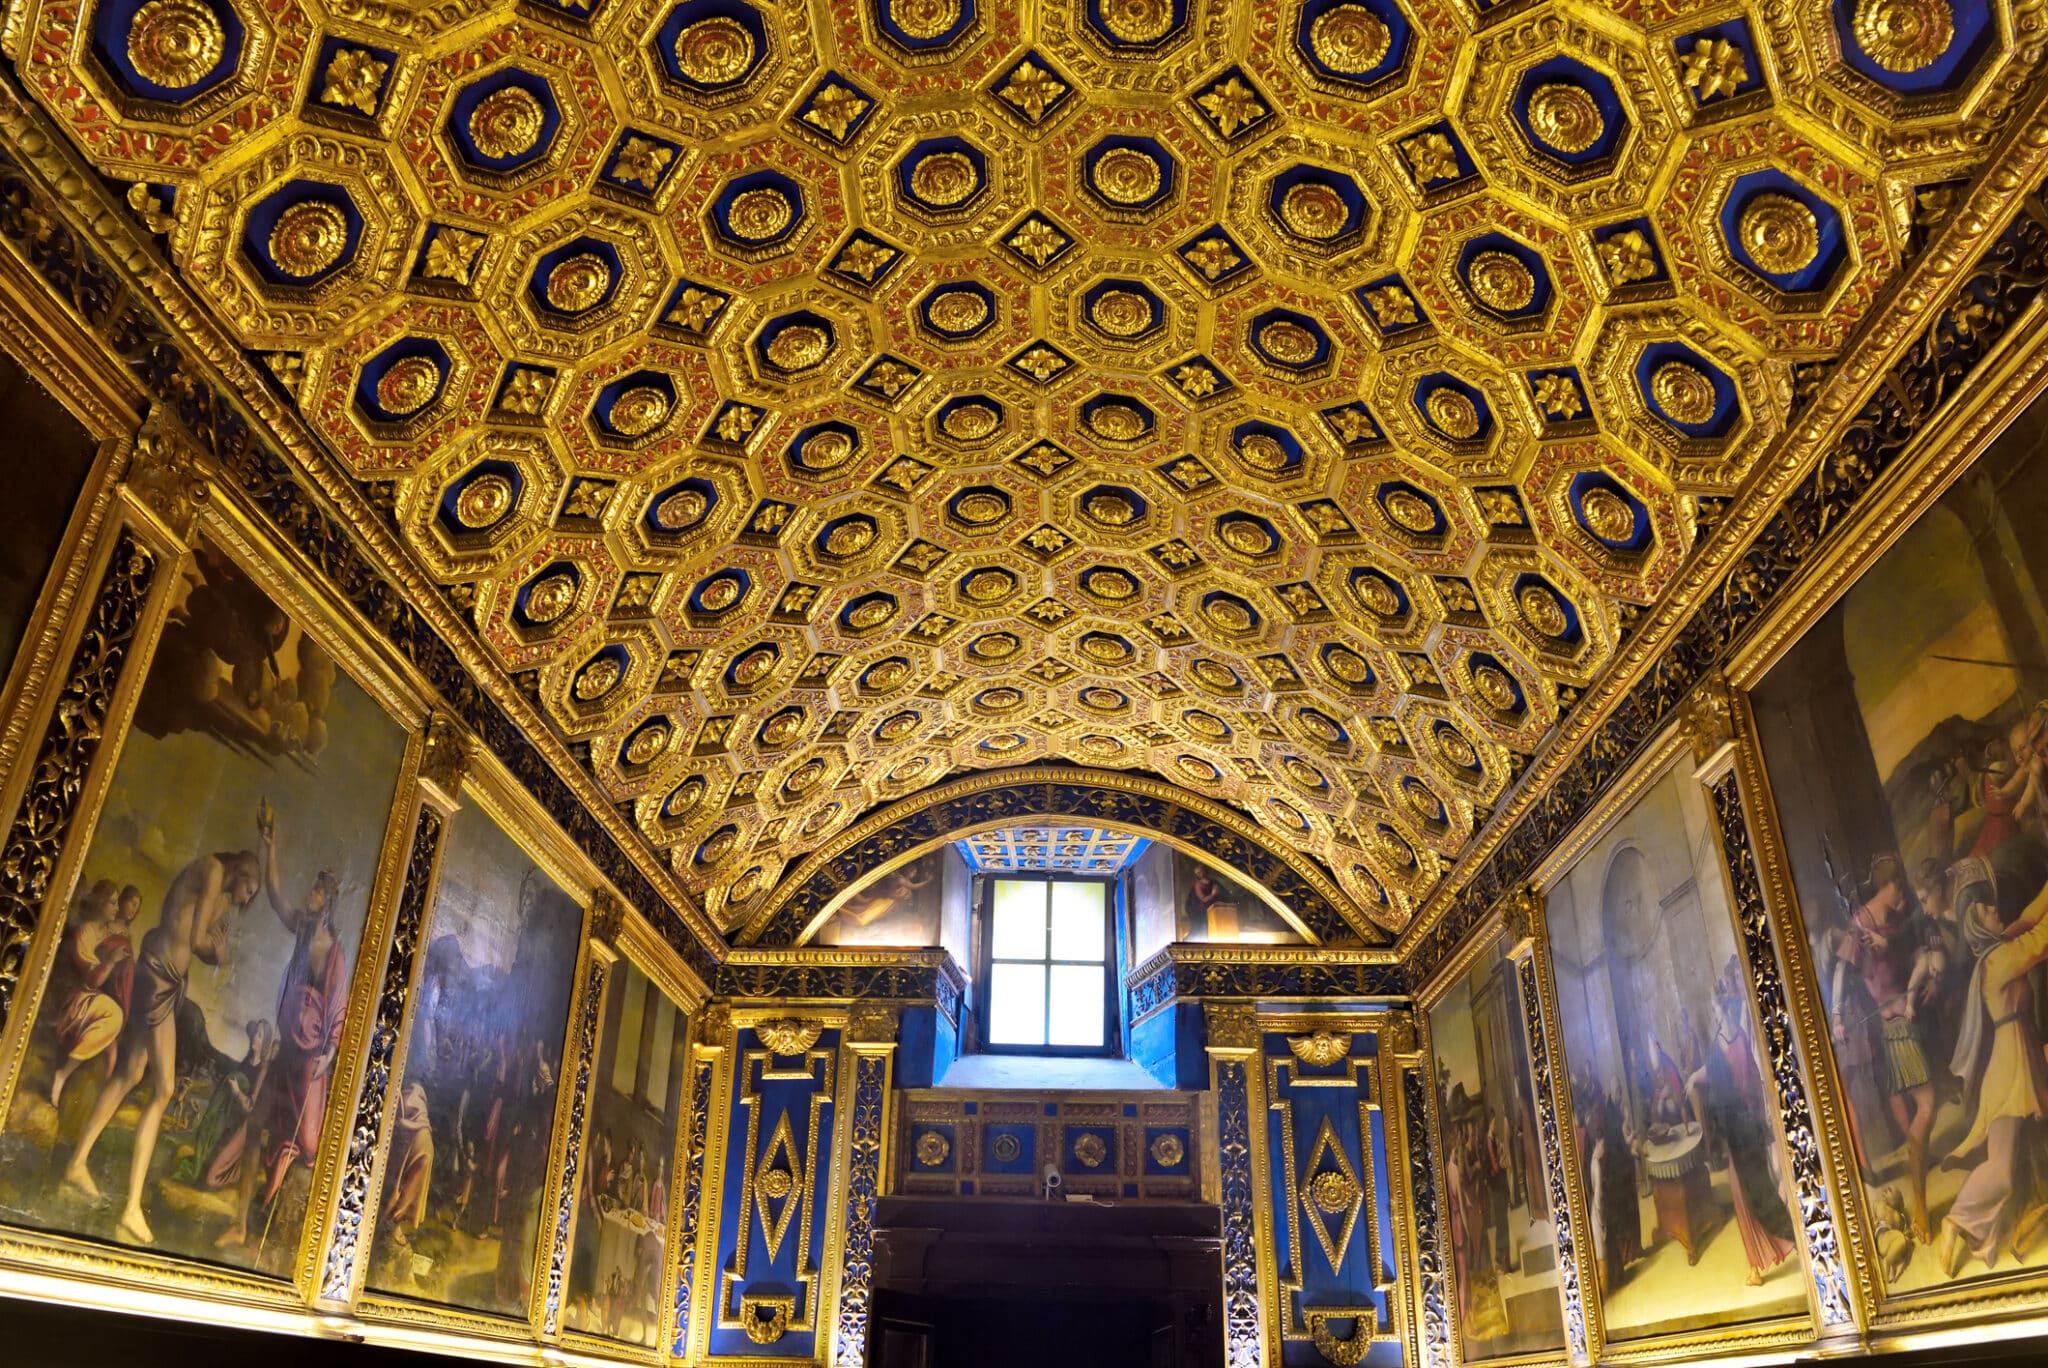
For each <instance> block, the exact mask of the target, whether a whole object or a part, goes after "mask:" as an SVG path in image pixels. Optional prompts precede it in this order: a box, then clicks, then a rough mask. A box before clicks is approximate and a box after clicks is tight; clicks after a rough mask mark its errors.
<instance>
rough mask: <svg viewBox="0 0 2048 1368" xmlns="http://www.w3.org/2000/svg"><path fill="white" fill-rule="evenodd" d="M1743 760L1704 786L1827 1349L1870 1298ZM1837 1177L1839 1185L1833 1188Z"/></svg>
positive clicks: (1723, 753)
mask: <svg viewBox="0 0 2048 1368" xmlns="http://www.w3.org/2000/svg"><path fill="white" fill-rule="evenodd" d="M1729 717H1730V728H1731V730H1730V739H1731V740H1733V739H1734V728H1735V726H1736V725H1737V723H1738V721H1739V717H1740V709H1739V708H1731V709H1730V712H1729ZM1739 750H1740V748H1739V747H1737V746H1732V745H1723V746H1721V747H1718V748H1717V749H1716V750H1714V751H1713V752H1712V753H1711V755H1710V756H1709V757H1708V758H1707V760H1706V762H1705V763H1703V764H1702V765H1701V767H1700V769H1699V770H1698V771H1696V774H1695V777H1696V778H1698V780H1699V781H1700V783H1701V784H1703V785H1705V786H1706V788H1707V791H1708V794H1709V796H1710V797H1711V798H1712V800H1713V807H1714V825H1715V827H1716V829H1717V830H1718V832H1719V835H1720V842H1721V856H1722V859H1723V860H1724V861H1725V862H1726V865H1727V869H1728V894H1729V900H1730V902H1731V903H1733V905H1734V908H1735V919H1736V923H1737V925H1738V927H1739V929H1740V931H1741V934H1742V958H1743V963H1744V966H1745V967H1746V968H1747V969H1748V971H1749V973H1748V978H1749V982H1750V986H1751V989H1752V992H1753V1006H1754V1007H1755V1009H1756V1021H1757V1026H1758V1029H1759V1031H1760V1032H1761V1034H1762V1039H1763V1045H1764V1049H1765V1052H1766V1054H1767V1055H1768V1058H1769V1064H1770V1082H1769V1088H1770V1091H1771V1092H1772V1093H1773V1094H1774V1096H1775V1100H1776V1102H1777V1112H1778V1127H1779V1131H1780V1134H1781V1135H1782V1136H1783V1139H1784V1143H1785V1153H1786V1156H1787V1158H1788V1159H1789V1161H1790V1173H1789V1174H1788V1177H1790V1179H1791V1181H1792V1190H1793V1194H1794V1197H1795V1198H1796V1206H1797V1211H1798V1216H1799V1230H1800V1237H1801V1240H1800V1243H1801V1249H1802V1252H1803V1254H1804V1256H1805V1259H1806V1269H1807V1275H1808V1281H1809V1290H1810V1293H1811V1297H1812V1304H1813V1312H1814V1317H1815V1321H1816V1326H1817V1329H1818V1331H1819V1334H1820V1337H1821V1338H1822V1339H1823V1340H1826V1339H1830V1338H1834V1337H1843V1338H1848V1337H1852V1336H1855V1335H1857V1334H1859V1333H1861V1331H1862V1329H1863V1327H1865V1326H1866V1325H1868V1323H1869V1314H1870V1311H1869V1305H1868V1302H1867V1297H1868V1295H1869V1292H1868V1289H1867V1288H1866V1287H1865V1286H1863V1284H1862V1282H1861V1280H1860V1279H1858V1278H1857V1277H1856V1276H1855V1275H1854V1269H1853V1268H1852V1266H1851V1263H1850V1260H1849V1256H1848V1249H1849V1244H1848V1240H1847V1238H1846V1232H1847V1229H1848V1227H1847V1215H1848V1213H1847V1211H1846V1209H1845V1206H1844V1203H1843V1202H1842V1201H1840V1200H1838V1197H1839V1194H1840V1191H1841V1189H1840V1183H1841V1182H1842V1179H1841V1177H1840V1170H1839V1168H1838V1167H1837V1166H1836V1165H1832V1164H1830V1162H1829V1156H1828V1147H1827V1145H1826V1144H1825V1142H1824V1140H1823V1138H1822V1135H1821V1133H1820V1130H1819V1128H1818V1126H1817V1124H1816V1122H1815V1119H1814V1112H1815V1108H1814V1105H1813V1098H1814V1093H1813V1085H1812V1083H1811V1076H1810V1075H1809V1073H1808V1070H1807V1059H1808V1057H1809V1055H1808V1051H1809V1050H1811V1049H1812V1048H1813V1042H1812V1041H1811V1040H1806V1041H1802V1039H1801V1031H1800V1027H1799V1024H1798V1020H1797V1018H1796V1017H1795V1014H1794V1009H1793V1005H1792V1002H1791V999H1790V996H1789V994H1788V991H1787V983H1786V977H1785V971H1784V969H1783V968H1782V967H1781V964H1782V963H1783V961H1782V960H1781V957H1780V940H1781V938H1780V934H1779V931H1778V928H1777V926H1776V925H1775V917H1774V916H1773V913H1772V909H1771V907H1770V905H1769V904H1768V903H1767V902H1766V900H1765V898H1764V892H1763V880H1762V876H1761V874H1760V873H1759V870H1758V867H1757V858H1756V852H1755V849H1754V848H1753V847H1752V845H1751V843H1750V835H1749V823H1748V819H1747V808H1746V805H1745V802H1744V792H1743V790H1744V785H1743V783H1742V781H1741V779H1740V778H1739V777H1738V768H1739V766H1738V764H1737V758H1738V754H1739ZM1695 753H1696V754H1697V751H1696V752H1695ZM1783 943H1784V947H1785V950H1786V952H1787V955H1788V956H1789V954H1790V953H1792V950H1793V946H1794V944H1795V943H1796V942H1795V941H1794V939H1793V937H1791V936H1786V937H1784V938H1783ZM1835 1117H1836V1118H1837V1119H1838V1120H1840V1119H1842V1113H1841V1112H1840V1111H1837V1112H1836V1113H1835ZM1831 1169H1832V1170H1834V1173H1835V1179H1834V1182H1833V1183H1830V1181H1829V1179H1830V1170H1831Z"/></svg>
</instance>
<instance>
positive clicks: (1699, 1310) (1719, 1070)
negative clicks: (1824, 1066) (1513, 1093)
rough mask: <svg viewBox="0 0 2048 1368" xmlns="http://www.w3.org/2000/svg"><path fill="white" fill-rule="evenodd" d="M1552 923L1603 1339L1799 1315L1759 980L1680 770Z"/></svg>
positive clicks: (1695, 795) (1565, 881)
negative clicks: (1739, 952)
mask: <svg viewBox="0 0 2048 1368" xmlns="http://www.w3.org/2000/svg"><path fill="white" fill-rule="evenodd" d="M1547 912H1548V917H1547V920H1548V924H1549V936H1550V960H1551V972H1552V977H1553V980H1554V981H1555V983H1556V984H1557V1011H1558V1018H1559V1022H1560V1026H1561V1030H1562V1034H1563V1037H1564V1055H1565V1063H1566V1065H1567V1067H1568V1069H1569V1072H1570V1078H1571V1094H1572V1108H1573V1112H1574V1117H1573V1134H1574V1136H1575V1137H1576V1138H1577V1141H1578V1145H1577V1149H1578V1161H1579V1167H1580V1178H1581V1180H1582V1183H1583V1189H1582V1190H1583V1191H1584V1192H1585V1194H1586V1206H1587V1210H1588V1215H1589V1218H1590V1225H1591V1230H1590V1232H1589V1233H1590V1235H1591V1252H1592V1256H1593V1258H1592V1266H1593V1268H1594V1269H1595V1270H1596V1271H1597V1275H1598V1277H1599V1279H1600V1290H1601V1308H1602V1315H1603V1318H1604V1322H1605V1325H1606V1328H1607V1335H1608V1338H1609V1339H1616V1340H1618V1339H1626V1338H1629V1337H1631V1336H1641V1335H1648V1334H1656V1333H1662V1332H1671V1331H1680V1330H1697V1329H1701V1328H1704V1327H1707V1326H1720V1325H1727V1324H1731V1323H1735V1322H1740V1321H1748V1320H1759V1319H1764V1318H1768V1317H1773V1316H1785V1315H1797V1314H1800V1313H1802V1312H1804V1311H1805V1309H1806V1293H1805V1279H1804V1274H1803V1269H1802V1267H1801V1262H1800V1258H1799V1252H1798V1246H1797V1244H1796V1239H1797V1237H1796V1235H1795V1233H1794V1226H1793V1214H1792V1213H1793V1209H1792V1203H1791V1199H1790V1196H1789V1193H1788V1190H1787V1187H1786V1177H1785V1162H1784V1157H1783V1151H1782V1148H1781V1146H1780V1145H1779V1143H1778V1139H1777V1132H1776V1129H1775V1122H1774V1121H1773V1119H1772V1108H1773V1105H1774V1104H1773V1103H1772V1102H1771V1101H1770V1098H1769V1094H1768V1093H1767V1092H1766V1090H1765V1087H1764V1063H1763V1060H1762V1057H1761V1056H1760V1055H1759V1053H1758V1050H1757V1040H1758V1033H1757V1029H1756V1022H1755V1011H1754V1009H1753V1008H1752V1006H1751V1005H1750V993H1749V987H1748V982H1749V979H1748V975H1747V974H1746V973H1745V972H1744V971H1743V967H1742V963H1741V961H1740V960H1739V959H1738V958H1737V956H1736V946H1735V931H1734V923H1733V921H1732V920H1731V918H1730V913H1729V907H1728V896H1727V892H1726V883H1725V876H1724V874H1723V872H1722V863H1721V854H1720V847H1719V844H1718V842H1717V841H1716V840H1715V837H1714V833H1713V829H1712V827H1711V826H1710V825H1709V814H1708V811H1707V795H1706V792H1705V790H1703V789H1702V788H1701V787H1700V785H1699V784H1698V783H1696V782H1695V781H1694V780H1693V779H1692V777H1691V775H1690V773H1689V772H1687V769H1686V767H1685V764H1684V762H1680V763H1678V764H1674V765H1672V766H1670V767H1668V768H1667V769H1665V770H1664V772H1663V773H1662V775H1661V776H1659V777H1658V778H1657V779H1656V781H1655V782H1653V783H1652V784H1650V785H1649V786H1648V787H1647V788H1646V789H1645V790H1644V791H1643V793H1642V794H1641V796H1640V797H1638V798H1637V799H1636V800H1635V802H1634V803H1633V804H1632V805H1631V806H1630V808H1629V810H1628V811H1627V812H1626V813H1625V814H1624V815H1623V816H1622V818H1621V820H1620V821H1618V822H1617V823H1615V825H1614V826H1613V827H1612V828H1611V829H1609V830H1608V831H1606V832H1605V833H1603V834H1602V835H1601V837H1600V839H1599V840H1598V841H1597V842H1595V843H1594V844H1593V845H1592V846H1591V847H1590V848H1589V849H1588V850H1587V851H1586V852H1585V853H1584V854H1583V855H1581V856H1580V857H1579V858H1578V860H1576V861H1575V862H1574V863H1573V865H1572V868H1571V869H1570V870H1569V871H1568V872H1567V873H1566V874H1565V875H1564V877H1563V878H1562V879H1560V880H1559V881H1558V882H1557V884H1556V885H1555V886H1554V887H1552V888H1551V889H1550V890H1549V893H1548V908H1547ZM1709 971H1710V972H1709ZM1582 1247H1583V1246H1582Z"/></svg>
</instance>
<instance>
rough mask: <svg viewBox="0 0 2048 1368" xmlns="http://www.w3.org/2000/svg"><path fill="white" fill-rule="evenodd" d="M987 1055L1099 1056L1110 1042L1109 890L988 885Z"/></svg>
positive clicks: (1060, 882)
mask: <svg viewBox="0 0 2048 1368" xmlns="http://www.w3.org/2000/svg"><path fill="white" fill-rule="evenodd" d="M988 906H989V914H988V935H987V938H986V941H987V946H988V948H987V951H986V954H987V956H988V975H987V979H986V982H987V984H988V991H987V993H986V994H985V995H984V999H985V1002H986V1005H987V1018H986V1022H985V1025H986V1031H985V1034H984V1037H983V1038H984V1040H985V1041H986V1042H987V1047H988V1048H989V1049H990V1050H997V1051H1040V1052H1045V1053H1053V1054H1101V1053H1104V1052H1106V1051H1107V1050H1108V1049H1109V1048H1110V1047H1111V1046H1112V1045H1113V1044H1114V1042H1113V1041H1112V1040H1111V1038H1110V1029H1109V1020H1110V997H1109V989H1110V981H1109V947H1110V939H1109V907H1110V903H1109V885H1108V884H1106V883H1096V882H1090V881H1086V880H1080V879H995V880H992V881H991V885H990V891H989V904H988Z"/></svg>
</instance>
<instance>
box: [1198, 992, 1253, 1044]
mask: <svg viewBox="0 0 2048 1368" xmlns="http://www.w3.org/2000/svg"><path fill="white" fill-rule="evenodd" d="M1202 1017H1203V1020H1204V1021H1205V1022H1206V1023H1207V1024H1208V1027H1209V1048H1210V1049H1212V1050H1255V1049H1257V1048H1258V1046H1259V1019H1258V1012H1257V1010H1256V1009H1255V1008H1254V1007H1253V1006H1252V1004H1250V1003H1249V1002H1207V1003H1204V1004H1202Z"/></svg>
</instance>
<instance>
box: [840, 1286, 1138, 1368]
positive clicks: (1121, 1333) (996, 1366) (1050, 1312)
mask: <svg viewBox="0 0 2048 1368" xmlns="http://www.w3.org/2000/svg"><path fill="white" fill-rule="evenodd" d="M875 1327H876V1329H875V1353H874V1356H873V1358H872V1360H871V1368H953V1366H954V1365H959V1368H1045V1365H1047V1364H1056V1365H1058V1368H1177V1365H1176V1361H1175V1358H1174V1353H1175V1339H1176V1332H1175V1326H1174V1308H1173V1305H1172V1304H1171V1303H1170V1302H1166V1301H1126V1300H1116V1301H1105V1300H1087V1301H1082V1300H1072V1301H1054V1300H1047V1299H1040V1298H1029V1299H1026V1298H992V1297H943V1298H936V1299H927V1298H912V1297H909V1296H907V1295H906V1294H903V1293H893V1294H892V1293H888V1292H884V1293H881V1294H880V1295H878V1296H877V1297H876V1299H875Z"/></svg>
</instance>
